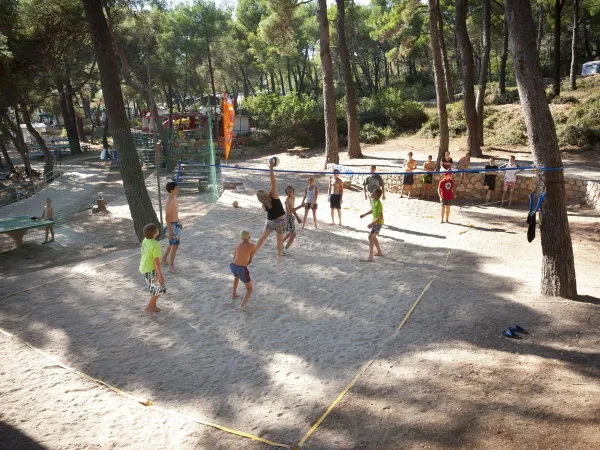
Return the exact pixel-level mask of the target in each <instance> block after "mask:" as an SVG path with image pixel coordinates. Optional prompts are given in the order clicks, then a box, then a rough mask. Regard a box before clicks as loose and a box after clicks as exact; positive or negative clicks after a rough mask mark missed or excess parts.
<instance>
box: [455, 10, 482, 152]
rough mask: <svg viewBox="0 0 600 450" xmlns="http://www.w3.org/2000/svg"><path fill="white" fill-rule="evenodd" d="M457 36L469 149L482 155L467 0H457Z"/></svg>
mask: <svg viewBox="0 0 600 450" xmlns="http://www.w3.org/2000/svg"><path fill="white" fill-rule="evenodd" d="M456 38H457V41H458V48H459V51H460V60H461V63H462V86H463V104H464V111H465V119H466V122H467V150H468V151H469V152H470V153H471V156H475V157H481V156H482V155H483V154H482V153H481V145H480V143H479V121H478V118H477V110H476V108H475V92H474V79H475V75H474V62H473V47H472V46H471V41H470V40H469V33H468V32H467V0H457V1H456Z"/></svg>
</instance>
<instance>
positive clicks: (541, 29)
mask: <svg viewBox="0 0 600 450" xmlns="http://www.w3.org/2000/svg"><path fill="white" fill-rule="evenodd" d="M543 37H544V4H543V3H540V4H538V30H537V53H538V56H539V55H540V53H541V51H542V38H543Z"/></svg>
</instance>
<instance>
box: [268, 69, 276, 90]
mask: <svg viewBox="0 0 600 450" xmlns="http://www.w3.org/2000/svg"><path fill="white" fill-rule="evenodd" d="M269 75H270V76H271V92H272V93H275V91H276V90H277V86H276V85H275V75H274V73H273V71H272V70H270V71H269Z"/></svg>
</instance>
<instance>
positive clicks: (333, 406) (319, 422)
mask: <svg viewBox="0 0 600 450" xmlns="http://www.w3.org/2000/svg"><path fill="white" fill-rule="evenodd" d="M449 254H450V253H448V255H449ZM436 278H437V275H434V276H433V277H432V278H431V280H429V283H427V285H426V286H425V288H424V289H423V290H422V291H421V293H420V294H419V296H418V297H417V299H416V300H415V301H414V302H413V304H412V306H411V307H410V309H409V310H408V312H407V313H406V314H405V315H404V318H403V319H402V321H401V322H400V324H399V325H398V326H397V327H396V330H395V331H394V334H392V338H395V337H396V335H397V334H398V333H399V332H400V330H401V329H402V327H403V326H404V324H405V323H406V321H407V320H408V319H409V317H410V316H411V315H412V313H413V311H414V310H415V309H416V308H417V305H418V304H419V302H420V301H421V299H422V298H423V296H424V295H425V293H426V292H427V290H428V289H429V287H430V286H431V284H432V283H433V281H434V280H435V279H436ZM386 345H387V343H386ZM384 348H385V345H384V346H382V348H381V349H380V350H379V351H378V352H377V353H376V354H375V356H373V358H371V359H370V360H369V361H367V362H366V363H365V364H363V366H362V367H361V368H360V369H359V370H358V372H356V375H354V377H353V378H352V380H351V381H350V383H348V385H347V386H346V387H345V388H344V390H343V391H342V392H341V393H340V394H339V395H338V396H337V397H336V399H335V400H334V401H333V403H332V404H331V405H329V407H328V408H327V409H326V410H325V412H324V413H323V414H322V415H321V417H319V419H318V420H317V421H316V422H315V423H314V425H313V426H312V427H310V430H308V432H307V433H306V434H305V435H304V436H303V437H302V439H301V440H300V442H298V445H297V447H298V448H300V447H302V446H303V445H304V443H305V442H306V441H307V440H308V439H310V437H311V436H312V434H313V433H314V432H315V431H317V428H319V426H320V425H321V424H322V423H323V421H324V420H325V419H326V418H327V416H328V415H329V414H330V413H331V412H332V411H333V409H334V408H335V407H336V406H337V404H338V403H339V402H341V401H342V399H343V398H344V396H345V395H346V394H347V393H348V392H349V391H350V389H352V386H354V384H355V383H356V381H357V380H358V379H359V378H360V376H361V375H362V374H364V373H365V372H366V371H367V369H368V368H369V367H371V364H373V363H374V362H375V360H376V359H377V358H379V356H380V355H381V353H382V352H383V350H384Z"/></svg>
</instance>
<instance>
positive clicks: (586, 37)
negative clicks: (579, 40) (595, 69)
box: [583, 12, 594, 61]
mask: <svg viewBox="0 0 600 450" xmlns="http://www.w3.org/2000/svg"><path fill="white" fill-rule="evenodd" d="M584 17H585V20H584V21H583V42H584V44H585V54H586V56H587V60H588V61H591V60H592V59H593V58H594V54H593V53H592V46H591V45H590V37H589V34H588V21H587V18H588V17H589V16H588V13H587V12H584Z"/></svg>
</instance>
